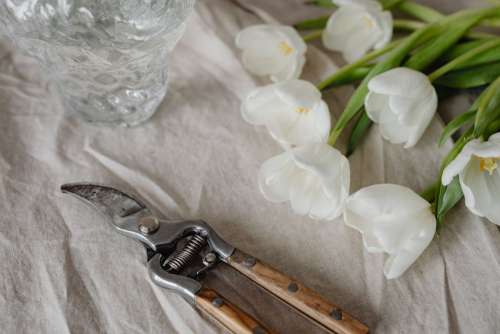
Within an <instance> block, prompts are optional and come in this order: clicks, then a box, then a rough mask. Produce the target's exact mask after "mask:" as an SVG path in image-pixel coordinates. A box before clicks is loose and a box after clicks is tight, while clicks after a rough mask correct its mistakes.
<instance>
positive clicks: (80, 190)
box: [61, 183, 150, 228]
mask: <svg viewBox="0 0 500 334" xmlns="http://www.w3.org/2000/svg"><path fill="white" fill-rule="evenodd" d="M61 191H62V192H63V193H67V194H70V195H73V196H74V197H76V198H78V199H80V200H82V201H84V202H85V203H87V204H89V205H90V206H92V207H93V208H95V209H97V210H98V211H100V212H102V213H103V214H105V215H106V216H108V217H109V218H111V220H112V221H113V224H114V225H115V226H116V227H118V228H121V227H122V226H123V224H124V222H125V221H126V218H127V217H130V216H138V215H139V214H140V215H141V216H142V215H143V214H144V215H150V212H149V210H148V208H147V207H146V206H145V205H144V204H143V203H142V202H140V201H139V200H137V199H136V198H134V197H132V196H131V195H128V194H125V193H123V192H121V191H119V190H117V189H114V188H111V187H106V186H101V185H97V184H90V183H69V184H64V185H62V186H61Z"/></svg>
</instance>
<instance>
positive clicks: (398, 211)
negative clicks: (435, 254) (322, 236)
mask: <svg viewBox="0 0 500 334" xmlns="http://www.w3.org/2000/svg"><path fill="white" fill-rule="evenodd" d="M344 220H345V223H346V224H347V225H348V226H350V227H353V228H355V229H356V230H358V231H359V232H361V233H362V235H363V243H364V245H365V248H366V249H367V251H368V252H370V253H382V252H385V253H388V254H389V258H388V259H387V260H386V262H385V265H384V275H385V277H386V278H388V279H391V278H397V277H399V276H401V275H402V274H403V273H404V272H405V271H406V269H408V268H409V267H410V265H411V264H412V263H413V262H414V261H415V260H416V259H417V258H418V257H419V256H420V254H421V253H422V252H423V251H424V250H425V249H426V248H427V246H428V245H429V244H430V242H431V241H432V238H433V236H434V233H435V232H436V218H435V217H434V215H433V213H432V211H431V205H430V204H429V203H428V202H427V201H426V200H424V199H423V198H422V197H420V196H419V195H417V194H416V193H415V192H414V191H413V190H411V189H409V188H406V187H403V186H399V185H395V184H377V185H373V186H370V187H366V188H363V189H361V190H359V191H358V192H356V193H355V194H353V195H351V196H350V197H349V198H348V199H347V202H346V207H345V211H344Z"/></svg>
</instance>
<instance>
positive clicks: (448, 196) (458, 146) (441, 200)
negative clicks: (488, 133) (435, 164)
mask: <svg viewBox="0 0 500 334" xmlns="http://www.w3.org/2000/svg"><path fill="white" fill-rule="evenodd" d="M472 130H473V128H472V127H471V128H469V129H468V130H467V131H466V132H465V133H464V134H463V135H462V136H460V138H459V139H458V140H457V142H456V143H455V146H453V148H452V149H451V150H450V152H448V155H447V156H446V157H445V158H444V160H443V162H442V164H441V168H440V171H439V178H438V180H439V187H438V188H437V191H436V196H435V198H436V205H435V214H436V219H437V222H438V227H439V226H440V225H441V223H442V220H443V218H444V216H445V215H446V213H447V212H448V211H449V210H450V209H451V208H452V207H454V206H455V205H456V204H457V202H458V201H459V200H460V198H461V197H459V196H461V195H460V194H461V193H462V189H461V188H460V183H458V185H457V184H456V181H457V180H458V179H457V178H455V179H453V181H452V182H451V183H450V184H449V185H448V186H444V185H443V184H442V183H441V177H442V175H443V171H444V169H445V168H446V166H448V165H449V164H450V163H451V162H452V161H453V160H454V159H455V158H456V157H457V155H458V154H459V153H460V152H461V151H462V149H463V148H464V146H465V144H467V143H468V142H469V141H470V140H471V138H472ZM457 187H458V188H459V189H460V190H458V189H457ZM457 198H458V199H457Z"/></svg>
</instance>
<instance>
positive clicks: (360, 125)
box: [346, 112, 372, 156]
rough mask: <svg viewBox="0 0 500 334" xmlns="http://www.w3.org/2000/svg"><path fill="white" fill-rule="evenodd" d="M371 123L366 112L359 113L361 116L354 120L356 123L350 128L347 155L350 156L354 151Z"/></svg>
mask: <svg viewBox="0 0 500 334" xmlns="http://www.w3.org/2000/svg"><path fill="white" fill-rule="evenodd" d="M371 125H372V121H371V120H370V119H369V118H368V115H367V114H366V112H363V114H361V117H360V118H359V119H358V121H357V122H356V125H354V128H353V129H352V132H351V135H350V137H349V141H348V143H347V152H346V155H347V156H350V155H351V154H352V153H354V151H355V150H356V148H357V147H358V145H359V144H360V143H361V140H362V139H363V138H364V136H365V134H366V132H368V130H369V129H370V127H371Z"/></svg>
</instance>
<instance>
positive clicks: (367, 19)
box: [363, 15, 375, 28]
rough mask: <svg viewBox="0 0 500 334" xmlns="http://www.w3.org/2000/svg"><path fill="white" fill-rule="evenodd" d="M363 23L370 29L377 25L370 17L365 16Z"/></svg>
mask: <svg viewBox="0 0 500 334" xmlns="http://www.w3.org/2000/svg"><path fill="white" fill-rule="evenodd" d="M363 22H364V24H365V25H366V26H367V27H368V28H373V27H374V26H375V23H374V22H373V20H372V18H371V17H369V16H368V15H364V16H363Z"/></svg>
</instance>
